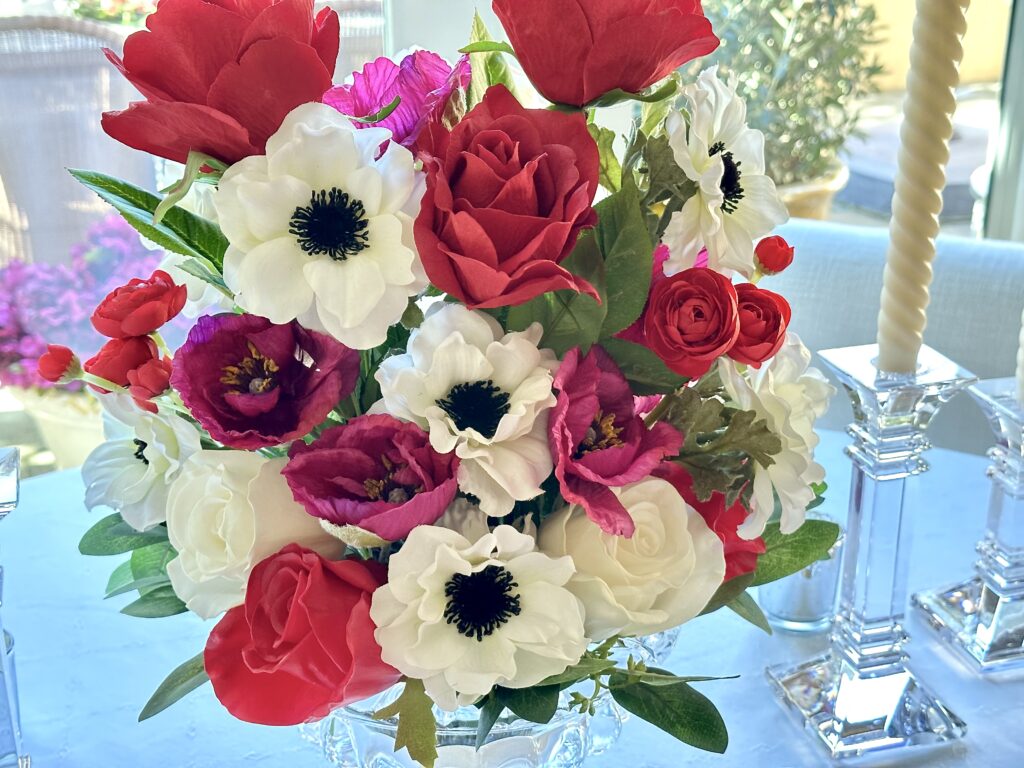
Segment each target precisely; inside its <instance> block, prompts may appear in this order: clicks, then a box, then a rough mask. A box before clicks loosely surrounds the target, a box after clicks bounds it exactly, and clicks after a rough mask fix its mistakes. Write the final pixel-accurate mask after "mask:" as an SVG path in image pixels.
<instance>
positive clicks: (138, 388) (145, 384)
mask: <svg viewBox="0 0 1024 768" xmlns="http://www.w3.org/2000/svg"><path fill="white" fill-rule="evenodd" d="M170 386H171V358H169V357H164V358H155V357H154V358H153V359H152V360H147V361H146V362H145V363H143V364H142V365H140V366H139V367H138V368H136V369H135V370H133V371H128V394H130V395H131V396H132V397H133V398H135V404H136V405H137V406H139V408H142V409H143V410H144V411H149V412H150V413H156V412H157V407H156V404H155V403H153V402H152V400H153V398H154V397H159V396H160V395H162V394H163V393H164V392H166V391H167V390H168V389H169V388H170Z"/></svg>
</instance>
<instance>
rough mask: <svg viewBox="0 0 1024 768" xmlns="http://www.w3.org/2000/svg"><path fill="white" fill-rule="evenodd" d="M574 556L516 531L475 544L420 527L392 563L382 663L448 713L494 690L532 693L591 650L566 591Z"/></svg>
mask: <svg viewBox="0 0 1024 768" xmlns="http://www.w3.org/2000/svg"><path fill="white" fill-rule="evenodd" d="M574 573H575V568H574V566H573V562H572V558H570V557H549V556H548V555H545V554H543V553H541V552H538V551H536V542H535V541H534V539H533V538H532V537H530V536H527V535H525V534H522V533H520V532H519V531H517V530H515V529H514V528H512V527H511V526H508V525H499V526H498V527H497V528H495V529H494V532H493V533H485V534H484V535H482V536H481V537H480V538H479V539H476V540H475V541H471V540H469V539H467V538H466V537H464V536H462V535H461V534H459V533H456V532H455V531H451V530H448V529H447V528H441V527H438V526H431V525H421V526H419V527H417V528H414V529H413V530H412V533H410V534H409V538H408V539H407V541H406V543H405V546H403V547H402V549H401V550H400V551H399V552H397V553H396V554H394V555H392V556H391V560H390V562H389V564H388V581H387V584H385V585H384V586H382V587H380V588H379V589H377V591H376V592H374V593H373V602H372V605H371V608H370V617H371V618H372V619H373V622H374V624H376V625H377V631H376V632H375V637H376V639H377V642H378V643H379V644H380V647H381V658H382V659H383V660H384V661H385V662H387V663H388V664H390V665H391V666H393V667H395V669H397V670H399V671H400V672H401V673H402V674H404V675H407V676H408V677H412V678H416V679H420V680H423V684H424V687H425V688H426V691H427V694H428V695H429V696H430V697H431V698H432V699H433V700H434V702H435V703H436V704H437V705H438V706H439V707H441V708H442V709H445V710H448V711H452V710H454V709H456V708H457V707H459V706H466V705H468V704H471V703H472V702H474V701H476V700H477V699H479V698H480V697H481V696H483V695H485V694H486V693H488V692H489V691H490V690H491V688H492V687H493V686H494V685H502V686H505V687H507V688H528V687H530V686H532V685H536V684H537V683H539V682H540V681H542V680H544V679H545V678H547V677H550V676H551V675H556V674H559V673H561V672H563V671H565V669H566V668H568V667H569V666H571V665H573V664H575V663H577V662H578V661H579V660H580V658H581V657H582V655H583V653H584V651H586V649H587V639H586V637H585V636H584V632H583V608H582V606H581V605H580V602H579V600H577V599H576V598H575V597H574V596H573V595H572V593H571V592H569V590H568V589H566V588H565V585H566V584H567V582H568V581H569V579H570V578H571V577H572V576H573V574H574Z"/></svg>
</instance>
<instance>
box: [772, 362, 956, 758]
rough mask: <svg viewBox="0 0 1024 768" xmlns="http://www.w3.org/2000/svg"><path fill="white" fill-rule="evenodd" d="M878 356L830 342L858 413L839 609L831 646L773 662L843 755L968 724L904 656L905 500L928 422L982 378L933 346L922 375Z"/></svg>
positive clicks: (778, 681)
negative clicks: (884, 363) (886, 364)
mask: <svg viewBox="0 0 1024 768" xmlns="http://www.w3.org/2000/svg"><path fill="white" fill-rule="evenodd" d="M877 356H878V347H877V345H873V344H872V345H867V346H861V347H846V348H843V349H833V350H829V351H826V352H822V353H821V357H822V358H823V359H824V361H825V362H826V364H827V365H828V366H829V367H830V368H832V370H833V371H834V372H835V374H836V375H837V376H838V378H839V380H840V381H841V382H842V383H843V386H844V387H845V389H846V391H847V394H848V395H849V397H850V400H851V401H852V404H853V413H854V422H853V424H851V425H850V428H849V433H850V435H851V436H852V437H853V438H854V443H853V444H852V445H851V446H849V447H848V448H847V449H846V453H847V455H848V456H849V457H850V460H851V461H852V462H853V481H852V484H851V490H850V513H849V520H848V522H847V530H846V543H845V548H844V550H843V557H842V576H841V584H840V597H839V609H838V613H837V615H836V618H835V623H834V626H833V630H832V635H831V637H830V641H829V650H828V652H827V653H826V654H825V655H824V656H821V657H819V658H815V659H811V660H810V661H807V662H804V663H802V664H799V665H797V666H795V667H792V666H779V667H772V668H769V669H768V670H767V673H768V677H769V680H770V681H771V682H772V684H773V686H774V687H775V689H776V692H777V693H778V695H779V697H780V699H781V700H782V702H783V703H784V704H785V705H787V706H788V708H789V709H790V711H791V713H792V714H793V715H794V716H795V717H796V719H797V720H798V721H799V722H800V724H801V725H803V726H805V727H806V728H807V730H809V731H810V732H811V733H812V734H813V735H814V737H815V738H816V739H817V740H819V741H820V743H821V744H822V745H823V746H824V747H825V748H826V749H827V750H828V752H829V754H830V755H831V756H832V757H833V758H837V759H838V758H850V757H858V756H860V755H864V754H867V753H874V752H877V751H880V750H892V749H904V748H908V747H913V746H917V745H928V744H936V743H939V742H944V741H949V740H952V739H958V738H960V737H962V736H963V735H964V734H965V733H966V730H967V726H966V725H965V724H964V722H963V721H962V720H961V719H960V718H959V717H957V716H956V715H955V714H953V713H952V712H951V711H950V710H949V709H948V708H946V706H944V705H943V704H942V702H940V701H939V700H938V699H937V698H936V697H935V696H934V695H933V694H932V693H931V692H930V691H929V690H928V689H927V688H926V687H925V686H924V685H923V684H922V683H921V682H920V681H919V680H918V678H917V677H916V676H915V675H914V674H913V673H912V672H911V671H910V670H909V669H908V667H907V658H908V656H907V652H906V644H907V641H908V640H909V637H908V635H907V633H906V630H905V629H904V627H903V619H904V611H905V608H906V604H907V565H908V563H909V549H910V543H911V530H910V527H909V526H907V525H904V507H905V491H906V481H907V479H908V478H910V477H913V476H915V475H918V474H921V473H922V472H924V471H926V470H927V469H928V465H927V464H926V463H925V462H924V461H923V460H922V458H921V454H922V453H923V452H924V451H925V450H926V449H927V448H928V447H929V443H928V441H927V439H926V438H925V430H926V429H927V427H928V425H929V423H930V422H931V419H932V417H933V416H934V415H935V414H936V412H938V410H939V408H940V407H941V406H942V405H943V404H944V403H946V402H948V401H949V400H950V398H952V397H953V396H954V395H955V394H957V393H958V392H959V391H960V390H961V389H963V388H964V387H966V386H967V385H969V384H971V383H972V382H973V381H974V377H973V376H972V375H971V374H970V373H968V372H967V371H965V370H963V369H962V368H960V367H959V366H957V365H956V364H955V363H953V362H952V361H950V360H948V359H946V358H945V357H943V356H942V355H940V354H938V353H937V352H935V351H934V350H932V349H930V348H928V347H924V348H922V350H921V354H920V358H919V365H918V370H917V372H916V373H913V374H890V373H885V372H882V371H880V370H879V369H878V367H877V364H876V359H877Z"/></svg>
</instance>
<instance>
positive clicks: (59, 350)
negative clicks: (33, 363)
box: [38, 344, 82, 384]
mask: <svg viewBox="0 0 1024 768" xmlns="http://www.w3.org/2000/svg"><path fill="white" fill-rule="evenodd" d="M38 366H39V375H40V376H42V377H43V378H44V379H46V380H47V381H52V382H53V383H55V384H58V383H59V384H66V383H67V382H69V381H74V380H75V379H77V378H78V377H79V376H81V375H82V364H81V363H80V362H79V360H78V358H77V357H76V356H75V353H74V352H72V351H71V350H70V349H68V348H67V347H64V346H61V345H60V344H47V345H46V352H45V353H43V355H42V356H41V357H40V358H39V363H38Z"/></svg>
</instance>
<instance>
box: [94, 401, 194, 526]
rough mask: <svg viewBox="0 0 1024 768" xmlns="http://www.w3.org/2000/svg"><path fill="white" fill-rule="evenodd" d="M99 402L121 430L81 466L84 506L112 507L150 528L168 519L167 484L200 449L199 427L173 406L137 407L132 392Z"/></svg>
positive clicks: (135, 523) (128, 519)
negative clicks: (167, 408) (157, 409)
mask: <svg viewBox="0 0 1024 768" xmlns="http://www.w3.org/2000/svg"><path fill="white" fill-rule="evenodd" d="M100 402H101V403H102V404H103V407H104V410H105V411H106V414H107V415H108V416H109V417H110V418H111V419H113V420H115V421H116V422H117V424H115V425H114V427H115V428H114V430H112V431H116V432H118V433H119V434H116V435H115V434H111V435H110V436H109V438H108V439H107V440H106V441H105V442H104V443H102V444H100V445H99V446H98V447H97V448H95V449H94V450H93V452H92V453H90V454H89V456H88V458H87V459H86V460H85V463H84V464H83V465H82V480H83V481H84V482H85V505H86V507H88V508H89V509H90V510H91V509H95V508H96V507H101V506H103V507H110V508H111V509H113V510H114V511H115V512H119V513H120V514H121V517H122V518H124V521H125V522H126V523H128V525H130V526H131V527H132V528H135V529H136V530H139V531H145V530H147V529H149V528H152V527H154V526H156V525H159V524H160V523H162V522H164V520H166V519H167V493H168V488H169V486H170V484H171V483H172V482H173V481H174V479H175V478H176V477H177V476H178V475H179V474H180V472H181V467H182V465H183V464H184V463H185V461H186V460H187V459H188V458H189V457H190V456H192V455H193V454H194V453H196V452H198V451H199V449H200V443H199V432H198V430H196V428H195V427H194V426H192V425H191V424H190V423H189V422H187V421H186V420H185V419H183V418H181V417H180V416H178V415H176V414H174V413H171V412H169V411H163V410H161V411H160V412H159V413H149V412H148V411H144V410H142V409H141V408H138V407H136V406H135V405H134V403H133V402H132V399H131V398H130V397H129V396H128V395H121V394H108V395H103V396H101V397H100Z"/></svg>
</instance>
